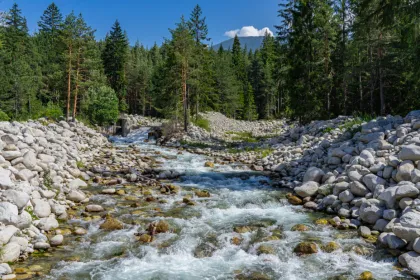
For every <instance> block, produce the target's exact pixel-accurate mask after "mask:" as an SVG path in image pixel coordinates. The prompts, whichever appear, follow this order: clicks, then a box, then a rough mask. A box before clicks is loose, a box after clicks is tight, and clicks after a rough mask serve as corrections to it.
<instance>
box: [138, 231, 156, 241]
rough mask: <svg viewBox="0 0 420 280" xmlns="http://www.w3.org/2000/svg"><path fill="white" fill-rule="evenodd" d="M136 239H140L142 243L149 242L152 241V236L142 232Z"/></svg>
mask: <svg viewBox="0 0 420 280" xmlns="http://www.w3.org/2000/svg"><path fill="white" fill-rule="evenodd" d="M137 240H138V241H140V242H143V243H150V242H152V240H153V238H152V236H151V235H148V234H146V233H145V234H142V235H140V236H139V237H137Z"/></svg>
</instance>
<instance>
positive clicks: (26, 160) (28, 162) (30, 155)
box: [23, 150, 37, 170]
mask: <svg viewBox="0 0 420 280" xmlns="http://www.w3.org/2000/svg"><path fill="white" fill-rule="evenodd" d="M36 163H37V160H36V154H35V153H34V152H33V151H31V150H29V151H28V152H26V153H25V154H24V155H23V164H24V165H25V166H26V168H28V169H29V170H34V169H35V168H36V166H37V164H36Z"/></svg>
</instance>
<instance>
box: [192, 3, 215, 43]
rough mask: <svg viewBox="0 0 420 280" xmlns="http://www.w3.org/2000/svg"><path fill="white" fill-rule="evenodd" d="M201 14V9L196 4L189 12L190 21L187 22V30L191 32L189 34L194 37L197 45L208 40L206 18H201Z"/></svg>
mask: <svg viewBox="0 0 420 280" xmlns="http://www.w3.org/2000/svg"><path fill="white" fill-rule="evenodd" d="M202 13H203V12H202V10H201V7H200V6H199V5H198V4H197V5H196V6H195V7H194V10H193V11H192V12H191V16H190V20H189V21H188V22H187V25H188V28H189V29H190V30H191V34H192V35H193V36H194V39H195V42H196V43H197V45H198V44H200V43H202V41H209V40H210V38H207V34H208V28H207V24H206V17H203V18H202V17H201V15H202Z"/></svg>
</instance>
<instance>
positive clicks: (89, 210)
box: [85, 204, 104, 212]
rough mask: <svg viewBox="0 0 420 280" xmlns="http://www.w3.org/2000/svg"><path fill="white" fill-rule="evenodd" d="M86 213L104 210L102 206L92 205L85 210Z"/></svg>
mask: <svg viewBox="0 0 420 280" xmlns="http://www.w3.org/2000/svg"><path fill="white" fill-rule="evenodd" d="M85 210H86V212H102V211H104V208H103V207H102V206H101V205H96V204H90V205H87V206H86V208H85Z"/></svg>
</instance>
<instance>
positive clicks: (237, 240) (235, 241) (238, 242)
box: [230, 236, 242, 246]
mask: <svg viewBox="0 0 420 280" xmlns="http://www.w3.org/2000/svg"><path fill="white" fill-rule="evenodd" d="M230 243H232V244H234V245H236V246H239V245H241V243H242V239H241V238H240V237H238V236H234V237H232V239H231V240H230Z"/></svg>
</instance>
